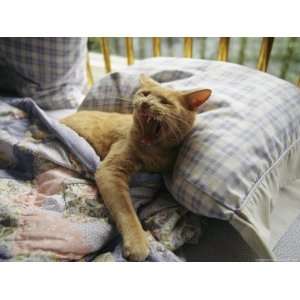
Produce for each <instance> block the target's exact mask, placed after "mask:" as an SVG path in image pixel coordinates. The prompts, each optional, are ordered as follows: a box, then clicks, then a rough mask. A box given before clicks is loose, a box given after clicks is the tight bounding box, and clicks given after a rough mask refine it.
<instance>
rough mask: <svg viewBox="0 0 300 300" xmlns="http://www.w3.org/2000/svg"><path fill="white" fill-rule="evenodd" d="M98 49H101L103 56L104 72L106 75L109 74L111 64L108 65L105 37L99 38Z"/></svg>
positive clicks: (108, 53)
mask: <svg viewBox="0 0 300 300" xmlns="http://www.w3.org/2000/svg"><path fill="white" fill-rule="evenodd" d="M100 47H101V51H102V54H103V59H104V64H105V71H106V73H109V72H111V63H110V52H109V43H108V38H105V37H102V38H100Z"/></svg>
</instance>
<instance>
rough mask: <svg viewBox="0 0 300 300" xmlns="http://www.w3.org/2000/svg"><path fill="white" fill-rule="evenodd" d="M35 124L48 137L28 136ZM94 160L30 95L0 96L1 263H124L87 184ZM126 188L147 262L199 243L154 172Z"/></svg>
mask: <svg viewBox="0 0 300 300" xmlns="http://www.w3.org/2000/svg"><path fill="white" fill-rule="evenodd" d="M37 125H38V126H44V128H45V129H46V130H47V131H49V133H50V136H49V137H48V138H47V139H45V140H37V139H34V138H33V137H32V134H33V133H34V131H35V130H37ZM62 141H63V142H62ZM70 149H72V152H71V151H70ZM99 164H101V160H100V158H99V157H97V156H96V154H95V152H94V150H93V148H92V147H90V146H89V145H88V144H87V143H86V142H85V141H84V140H83V139H82V138H80V137H79V136H78V135H77V134H76V133H75V132H73V131H70V129H69V128H67V127H65V126H64V125H62V124H60V123H59V122H58V121H56V120H55V119H53V118H51V117H49V116H48V115H47V114H46V113H44V112H43V111H42V110H41V109H39V107H38V106H37V105H36V104H35V103H34V102H33V101H32V100H31V99H30V98H7V97H6V98H4V97H0V261H126V260H125V259H124V258H123V256H122V246H121V239H120V236H119V234H118V233H117V231H116V229H115V227H114V224H113V223H112V221H111V219H110V216H109V214H108V211H107V210H106V208H105V207H104V205H103V202H102V200H101V197H100V196H99V193H98V191H97V188H96V185H95V184H94V182H93V176H92V174H93V170H94V169H95V168H96V167H97V166H98V165H99ZM130 193H131V196H132V199H133V201H134V206H135V208H136V209H137V210H138V213H139V216H140V218H141V220H142V223H143V226H144V228H145V229H146V230H147V232H148V238H149V240H150V256H149V257H148V258H147V260H148V261H182V260H183V258H182V257H179V256H178V255H176V250H177V249H179V248H180V247H181V246H182V245H184V244H187V243H192V244H193V243H198V242H199V240H201V236H202V233H203V231H202V230H203V226H202V224H203V221H202V218H200V217H199V216H196V215H195V214H193V213H191V212H189V211H188V210H187V209H185V208H184V207H182V206H181V205H179V204H178V203H177V202H176V201H175V200H174V198H173V197H172V196H171V194H170V193H169V192H168V191H167V190H166V188H165V186H164V183H163V180H162V177H161V175H159V174H142V173H141V174H138V175H137V176H135V178H133V180H132V182H131V183H130Z"/></svg>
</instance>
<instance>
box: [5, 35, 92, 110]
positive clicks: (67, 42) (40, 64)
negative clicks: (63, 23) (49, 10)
mask: <svg viewBox="0 0 300 300" xmlns="http://www.w3.org/2000/svg"><path fill="white" fill-rule="evenodd" d="M86 51H87V38H63V37H58V38H50V37H49V38H19V37H18V38H0V78H1V79H0V94H2V95H4V94H9V95H15V96H22V97H31V98H33V99H35V101H36V102H37V103H38V104H39V105H40V106H41V107H42V108H44V109H61V108H74V107H78V105H79V103H80V102H81V101H82V99H83V98H84V96H85V93H86V89H87V80H86V68H85V67H86V55H87V52H86Z"/></svg>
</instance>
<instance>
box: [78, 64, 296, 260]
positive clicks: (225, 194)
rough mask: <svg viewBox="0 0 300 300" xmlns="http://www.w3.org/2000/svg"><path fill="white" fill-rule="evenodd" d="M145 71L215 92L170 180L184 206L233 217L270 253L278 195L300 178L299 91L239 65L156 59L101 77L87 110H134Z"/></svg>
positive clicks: (183, 86)
mask: <svg viewBox="0 0 300 300" xmlns="http://www.w3.org/2000/svg"><path fill="white" fill-rule="evenodd" d="M140 73H146V74H148V75H151V76H152V77H153V78H154V79H156V80H157V81H159V82H162V83H163V84H165V85H168V86H171V87H174V88H176V89H181V90H188V89H194V88H210V89H212V91H213V94H212V96H211V97H210V99H209V100H208V101H207V102H206V103H205V104H204V105H203V106H202V107H201V111H200V112H199V114H198V117H197V123H196V126H195V127H194V129H193V130H192V132H191V134H190V135H189V136H188V137H187V139H186V140H185V141H184V143H183V146H182V147H181V150H180V153H179V156H178V159H177V161H176V164H175V166H174V170H173V173H172V174H167V175H165V182H166V184H167V187H168V189H169V191H170V192H171V193H172V194H173V196H174V197H175V199H177V201H179V202H180V203H181V204H182V205H184V206H185V207H187V208H188V209H190V210H191V211H193V212H195V213H198V214H201V215H205V216H208V217H214V218H219V219H224V220H229V221H230V222H231V223H232V224H233V225H234V226H235V228H237V229H238V230H239V231H240V233H241V234H242V236H244V238H245V239H248V241H249V240H251V241H250V242H249V244H251V245H252V246H253V247H254V248H257V249H260V250H261V253H264V254H265V253H269V252H268V250H265V249H266V247H265V244H266V243H265V242H266V240H267V235H268V233H267V232H268V230H269V227H270V224H269V223H270V222H269V220H270V216H271V214H272V208H273V206H274V205H275V203H274V198H275V197H274V195H276V194H277V193H278V190H279V189H280V188H282V187H284V186H285V185H287V184H288V183H289V182H291V181H293V180H295V179H296V178H300V141H299V139H300V89H299V88H298V87H296V86H294V85H292V84H291V83H288V82H286V81H284V80H281V79H279V78H275V77H273V76H271V75H269V74H266V73H263V72H260V71H257V70H254V69H250V68H247V67H244V66H240V65H236V64H231V63H224V62H216V61H205V60H196V59H183V58H182V59H180V58H152V59H147V60H144V61H142V62H140V63H138V64H135V65H134V66H132V67H129V68H127V69H126V70H124V71H122V72H120V73H113V74H110V75H108V76H106V77H104V78H102V79H101V80H100V81H99V82H98V83H97V84H96V85H95V86H94V87H93V88H92V90H91V91H90V93H89V94H88V96H87V98H86V99H85V101H84V102H83V104H82V106H81V108H80V109H98V110H104V111H119V112H128V111H131V104H130V103H128V102H126V101H123V100H120V99H119V98H127V99H128V98H130V97H131V96H132V95H133V93H134V92H135V90H136V89H137V88H138V77H139V74H140ZM258 245H261V246H258ZM260 250H258V251H260Z"/></svg>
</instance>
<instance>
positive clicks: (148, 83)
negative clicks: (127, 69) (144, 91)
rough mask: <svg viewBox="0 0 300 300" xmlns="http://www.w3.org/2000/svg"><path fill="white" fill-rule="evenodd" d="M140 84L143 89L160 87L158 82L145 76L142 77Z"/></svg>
mask: <svg viewBox="0 0 300 300" xmlns="http://www.w3.org/2000/svg"><path fill="white" fill-rule="evenodd" d="M140 84H141V86H143V87H155V86H158V85H159V83H158V82H157V81H155V80H153V79H152V78H150V77H149V76H147V75H145V74H141V75H140Z"/></svg>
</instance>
